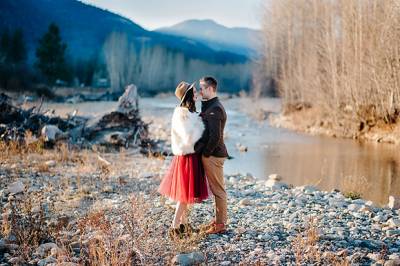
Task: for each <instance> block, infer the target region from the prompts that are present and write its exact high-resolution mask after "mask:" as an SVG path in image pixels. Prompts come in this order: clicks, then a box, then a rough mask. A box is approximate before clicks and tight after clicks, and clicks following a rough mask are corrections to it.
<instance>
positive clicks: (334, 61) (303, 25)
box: [263, 0, 400, 131]
mask: <svg viewBox="0 0 400 266" xmlns="http://www.w3.org/2000/svg"><path fill="white" fill-rule="evenodd" d="M399 25H400V3H399V1H397V0H387V1H380V0H365V1H361V0H357V1H344V0H333V1H315V0H273V1H270V2H269V3H268V6H267V7H266V14H265V19H264V24H263V29H264V37H265V43H266V45H265V48H264V57H265V61H264V66H263V68H264V69H266V72H267V75H268V76H269V78H270V79H271V80H272V81H273V83H275V84H276V85H277V86H278V88H279V91H280V95H281V96H282V99H283V103H284V106H285V108H286V110H296V109H298V108H304V107H307V106H314V107H317V108H318V110H320V112H319V115H320V116H322V117H324V118H326V117H329V118H330V119H331V120H332V123H333V124H334V125H333V126H334V127H349V128H351V130H352V131H362V130H365V129H366V128H367V129H368V128H370V127H373V126H375V125H376V124H377V123H378V122H379V121H384V123H394V122H396V120H397V117H398V115H399V113H400V90H399V86H400V43H399V42H398V40H399V39H400V30H399Z"/></svg>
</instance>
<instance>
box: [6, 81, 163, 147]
mask: <svg viewBox="0 0 400 266" xmlns="http://www.w3.org/2000/svg"><path fill="white" fill-rule="evenodd" d="M27 131H30V132H31V133H32V134H33V135H34V136H35V137H42V138H43V139H44V141H45V142H47V143H54V142H56V141H58V140H60V139H63V141H70V142H72V143H74V144H81V145H82V146H91V145H93V144H99V145H106V146H111V147H121V146H123V147H126V148H128V147H142V152H144V153H150V152H151V153H154V152H155V151H154V150H155V147H157V146H159V143H157V142H155V141H152V140H150V139H149V138H148V125H147V124H146V123H144V122H143V120H142V119H141V117H140V114H139V104H138V93H137V88H136V86H134V85H129V86H128V87H127V88H126V90H125V93H124V94H123V95H122V96H121V97H120V98H119V103H118V107H117V108H116V110H114V111H111V112H109V113H106V114H105V115H103V116H101V117H96V118H94V119H91V120H89V119H88V118H86V117H79V116H76V115H72V116H69V117H68V118H60V117H56V116H49V115H47V114H46V113H41V112H40V109H39V108H37V107H33V108H31V109H29V110H24V109H22V108H19V107H16V106H14V105H12V103H11V99H10V98H9V97H8V96H7V95H5V94H0V140H2V141H20V142H21V141H24V137H25V134H26V132H27ZM50 146H51V145H50Z"/></svg>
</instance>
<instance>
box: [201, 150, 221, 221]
mask: <svg viewBox="0 0 400 266" xmlns="http://www.w3.org/2000/svg"><path fill="white" fill-rule="evenodd" d="M202 161H203V166H204V170H205V174H206V176H207V179H208V183H209V185H210V189H211V192H212V193H213V194H214V197H215V216H216V223H218V224H221V223H223V224H226V221H227V196H226V190H225V182H224V162H225V158H218V157H214V156H210V157H208V158H207V157H204V156H202Z"/></svg>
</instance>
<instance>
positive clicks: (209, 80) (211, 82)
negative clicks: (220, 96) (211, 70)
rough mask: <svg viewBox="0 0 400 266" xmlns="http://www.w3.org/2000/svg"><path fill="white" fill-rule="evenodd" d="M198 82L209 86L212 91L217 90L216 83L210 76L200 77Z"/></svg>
mask: <svg viewBox="0 0 400 266" xmlns="http://www.w3.org/2000/svg"><path fill="white" fill-rule="evenodd" d="M200 81H203V82H205V83H206V84H207V86H211V87H213V88H214V91H217V88H218V82H217V80H216V79H215V78H213V77H210V76H206V77H202V78H201V79H200Z"/></svg>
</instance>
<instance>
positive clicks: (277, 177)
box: [268, 174, 282, 181]
mask: <svg viewBox="0 0 400 266" xmlns="http://www.w3.org/2000/svg"><path fill="white" fill-rule="evenodd" d="M268 179H271V180H275V181H281V180H282V176H280V175H278V174H271V175H269V176H268Z"/></svg>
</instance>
